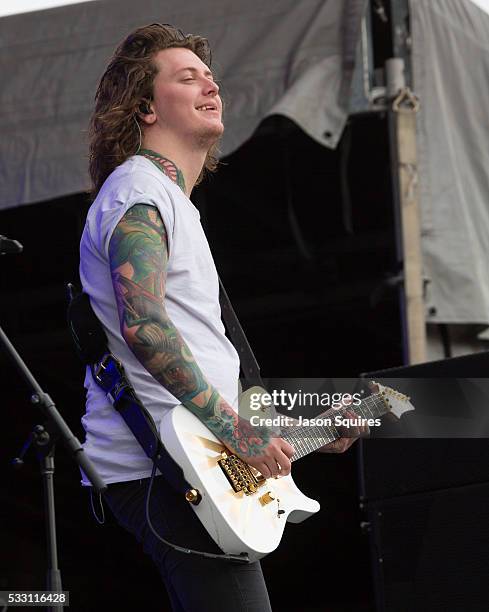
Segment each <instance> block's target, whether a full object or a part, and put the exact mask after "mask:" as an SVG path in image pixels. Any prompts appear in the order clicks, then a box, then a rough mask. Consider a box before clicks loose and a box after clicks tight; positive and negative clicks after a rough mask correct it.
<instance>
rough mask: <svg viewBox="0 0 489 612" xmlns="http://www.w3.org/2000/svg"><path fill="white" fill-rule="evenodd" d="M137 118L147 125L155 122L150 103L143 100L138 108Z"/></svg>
mask: <svg viewBox="0 0 489 612" xmlns="http://www.w3.org/2000/svg"><path fill="white" fill-rule="evenodd" d="M138 115H139V118H140V119H142V120H143V121H144V123H146V124H147V125H151V124H152V123H154V122H155V121H156V115H155V112H154V110H153V108H152V106H151V102H149V101H148V100H143V101H142V102H141V104H140V105H139V107H138Z"/></svg>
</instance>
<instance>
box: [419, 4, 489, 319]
mask: <svg viewBox="0 0 489 612" xmlns="http://www.w3.org/2000/svg"><path fill="white" fill-rule="evenodd" d="M411 23H412V33H413V66H414V87H415V90H416V93H417V94H418V95H419V97H420V99H421V111H420V113H419V115H418V156H419V158H418V162H419V181H420V189H421V209H422V236H423V255H424V265H425V271H426V275H427V276H428V278H429V279H430V281H431V282H430V284H429V285H428V292H427V307H428V308H427V312H428V314H427V320H428V321H429V322H433V323H484V324H489V15H487V14H486V13H484V12H483V11H482V10H480V9H479V8H478V7H477V6H475V5H474V4H472V3H471V2H469V1H468V0H411ZM432 309H435V310H432Z"/></svg>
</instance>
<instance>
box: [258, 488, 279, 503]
mask: <svg viewBox="0 0 489 612" xmlns="http://www.w3.org/2000/svg"><path fill="white" fill-rule="evenodd" d="M258 499H259V500H260V504H261V505H262V506H266V505H267V504H269V503H270V502H273V500H274V499H275V496H274V495H273V493H270V491H267V492H266V493H264V494H263V495H262V496H261V497H259V498H258Z"/></svg>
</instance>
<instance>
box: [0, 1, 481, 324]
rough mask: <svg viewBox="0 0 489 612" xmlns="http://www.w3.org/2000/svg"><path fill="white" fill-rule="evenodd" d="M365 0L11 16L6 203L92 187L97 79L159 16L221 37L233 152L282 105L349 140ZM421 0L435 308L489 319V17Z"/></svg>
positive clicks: (423, 169) (145, 6) (419, 76)
mask: <svg viewBox="0 0 489 612" xmlns="http://www.w3.org/2000/svg"><path fill="white" fill-rule="evenodd" d="M361 4H363V2H362V1H361V0H349V2H347V0H300V2H297V0H267V1H266V2H264V1H262V0H248V1H247V2H242V0H205V1H199V0H186V2H177V1H171V2H170V1H167V2H164V1H156V0H152V1H149V0H139V1H138V2H137V3H134V2H133V0H121V1H104V2H89V3H86V4H81V5H71V6H67V7H63V8H57V9H52V10H50V11H43V12H38V13H31V14H23V15H18V16H12V17H5V18H3V19H0V65H1V68H0V75H1V83H2V88H1V90H0V133H1V139H0V209H1V208H7V207H10V206H17V205H20V204H27V203H31V202H36V201H42V200H48V199H51V198H54V197H57V196H62V195H66V194H69V193H75V192H79V191H82V190H84V189H86V188H87V187H88V178H87V174H86V166H87V159H86V155H87V145H86V137H85V133H84V132H85V130H86V126H87V121H88V117H89V114H90V111H91V108H92V100H93V94H94V92H95V88H96V84H97V79H98V78H99V76H100V74H101V73H102V71H103V69H104V66H105V65H106V63H107V60H108V59H109V57H110V55H111V53H112V51H113V49H114V47H115V45H116V44H117V43H118V42H119V41H120V39H121V37H122V36H124V35H125V34H126V33H128V32H129V31H130V30H131V29H133V28H134V27H137V26H139V25H142V24H144V23H149V22H153V21H163V22H170V23H175V24H176V25H178V26H179V27H181V28H182V29H184V30H186V31H189V32H196V33H199V34H203V35H205V36H207V37H208V38H209V40H210V42H211V45H212V47H213V50H214V67H215V69H216V72H217V73H218V76H219V77H220V78H221V79H223V81H224V87H223V93H224V95H225V97H226V98H227V102H228V104H227V109H228V110H227V116H226V125H227V130H226V133H225V137H224V140H223V146H222V152H223V154H228V153H230V152H232V151H233V150H235V149H236V148H237V147H238V146H239V145H241V144H242V143H243V142H244V141H245V140H246V139H247V138H249V137H250V136H251V134H252V133H253V130H254V129H255V128H256V126H257V125H258V124H259V122H260V121H261V120H262V119H263V118H264V117H265V116H267V115H269V114H271V113H274V112H280V113H282V114H285V115H287V116H289V117H290V118H292V119H293V120H295V121H296V122H297V123H298V124H299V125H300V126H301V127H302V128H303V129H304V130H305V131H306V132H307V133H308V134H309V135H310V136H311V137H312V138H314V139H315V140H317V141H318V142H320V143H322V144H323V145H325V146H329V147H335V146H336V144H337V143H338V140H339V138H340V136H341V133H342V130H343V127H344V123H345V119H346V114H345V111H344V110H343V105H341V104H340V103H339V102H338V97H339V91H340V89H339V88H340V84H341V81H342V79H343V85H345V80H346V81H347V80H348V79H345V73H344V71H342V60H345V59H346V60H347V57H346V56H348V57H350V58H351V47H352V45H351V30H352V28H351V26H350V32H349V33H348V34H349V35H348V36H345V37H344V38H345V40H348V39H349V45H348V46H349V50H348V52H347V53H345V56H344V57H343V56H342V53H343V52H345V40H343V36H342V23H343V22H344V21H351V12H352V10H358V6H360V5H361ZM410 4H411V23H412V31H413V65H414V79H415V91H416V93H417V94H418V95H419V97H420V99H421V105H422V107H421V111H420V113H419V116H418V120H419V124H418V150H419V181H420V187H421V208H422V227H423V237H422V242H423V250H424V253H423V254H424V264H425V271H426V274H427V276H428V277H429V278H430V280H431V283H430V284H429V287H428V297H427V312H428V315H427V318H428V321H429V322H433V323H437V322H449V323H483V324H489V266H488V261H489V201H488V200H489V163H488V161H489V160H488V157H489V154H488V143H489V121H488V114H487V113H488V111H487V108H488V103H487V101H488V100H489V16H488V15H487V14H486V13H484V12H483V11H481V10H480V9H479V8H477V7H476V6H475V5H473V4H472V3H471V2H470V1H469V0H410ZM354 29H355V28H353V31H354ZM342 91H343V92H344V91H345V87H344V86H343V88H342ZM328 132H329V134H330V136H329V137H327V136H325V133H326V134H327V133H328Z"/></svg>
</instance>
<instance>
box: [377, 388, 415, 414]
mask: <svg viewBox="0 0 489 612" xmlns="http://www.w3.org/2000/svg"><path fill="white" fill-rule="evenodd" d="M370 388H371V389H372V391H374V392H375V393H377V394H378V396H379V397H380V399H381V400H382V402H383V403H384V404H385V407H386V409H387V412H390V413H391V414H393V415H395V416H396V417H397V418H398V419H400V418H401V416H402V415H403V414H404V413H405V412H409V411H410V410H414V406H413V405H412V404H411V398H410V397H408V396H407V395H404V393H400V392H399V391H396V390H395V389H392V388H391V387H386V386H385V385H381V384H380V383H378V382H375V381H371V383H370Z"/></svg>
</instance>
